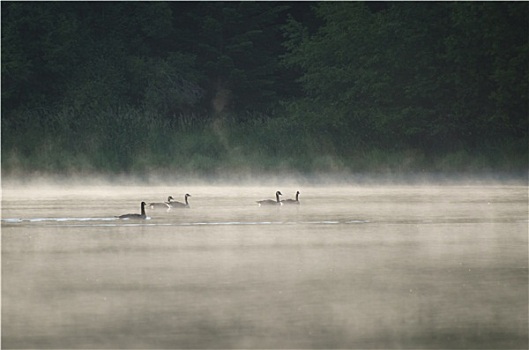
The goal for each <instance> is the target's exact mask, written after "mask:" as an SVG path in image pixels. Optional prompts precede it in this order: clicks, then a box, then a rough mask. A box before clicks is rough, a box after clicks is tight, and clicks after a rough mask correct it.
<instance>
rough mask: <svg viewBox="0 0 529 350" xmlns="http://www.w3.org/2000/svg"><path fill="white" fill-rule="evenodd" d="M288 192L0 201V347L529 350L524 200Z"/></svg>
mask: <svg viewBox="0 0 529 350" xmlns="http://www.w3.org/2000/svg"><path fill="white" fill-rule="evenodd" d="M298 189H299V190H300V192H301V196H300V201H301V205H300V206H295V207H286V206H284V207H280V208H276V207H273V208H258V207H257V204H256V203H255V200H258V199H262V198H268V197H270V196H271V195H270V194H272V195H273V193H275V191H276V190H277V189H276V188H263V187H198V186H197V187H191V188H185V189H176V190H175V189H174V188H167V187H162V186H160V187H147V186H144V187H134V188H130V187H122V188H120V187H99V188H86V187H85V188H83V187H80V188H68V189H66V188H65V189H52V190H46V191H41V192H39V191H37V192H35V191H34V189H9V188H8V189H4V192H3V200H2V321H3V322H2V345H3V347H4V348H527V345H528V344H527V342H528V337H527V335H528V334H527V333H528V332H527V326H528V323H527V310H528V300H527V295H528V248H527V243H528V242H527V229H528V213H527V210H528V209H527V188H526V187H513V186H486V187H454V186H439V187H411V186H409V187H391V186H384V187H366V188H360V187H346V188H333V187H325V188H316V187H309V188H290V189H287V188H285V189H283V188H281V191H282V192H283V193H284V194H287V193H288V194H290V193H295V191H296V190H298ZM187 192H189V193H191V194H192V195H193V202H192V203H191V208H190V209H182V210H178V209H175V210H169V211H166V210H148V211H147V215H148V216H149V217H150V220H118V219H116V218H115V217H114V216H116V215H120V214H123V213H126V212H132V211H133V210H134V209H135V208H137V207H138V206H139V205H138V204H139V203H140V202H141V201H143V200H145V201H148V202H154V201H162V200H164V199H165V198H167V196H168V195H173V197H180V193H187ZM80 198H81V199H80Z"/></svg>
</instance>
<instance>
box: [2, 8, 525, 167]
mask: <svg viewBox="0 0 529 350" xmlns="http://www.w3.org/2000/svg"><path fill="white" fill-rule="evenodd" d="M1 6H2V23H1V25H2V51H1V56H2V57H1V58H2V118H1V123H2V124H1V126H2V140H1V146H2V172H3V174H4V175H7V176H9V175H18V174H32V173H46V174H77V173H103V174H116V173H120V174H140V175H141V174H147V173H151V172H157V173H165V174H175V175H185V176H202V175H213V176H214V175H220V174H230V173H249V174H272V173H283V172H284V173H291V174H305V173H314V172H347V173H383V174H393V173H400V174H402V173H472V174H473V173H484V172H497V173H511V174H522V175H523V174H526V173H527V169H528V144H529V137H528V130H529V124H528V116H529V113H528V92H529V87H528V84H529V42H528V38H529V35H528V33H529V3H528V2H395V3H393V2H387V3H386V2H31V3H29V2H2V4H1Z"/></svg>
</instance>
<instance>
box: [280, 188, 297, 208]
mask: <svg viewBox="0 0 529 350" xmlns="http://www.w3.org/2000/svg"><path fill="white" fill-rule="evenodd" d="M281 203H283V204H298V205H299V191H297V192H296V199H285V200H282V201H281Z"/></svg>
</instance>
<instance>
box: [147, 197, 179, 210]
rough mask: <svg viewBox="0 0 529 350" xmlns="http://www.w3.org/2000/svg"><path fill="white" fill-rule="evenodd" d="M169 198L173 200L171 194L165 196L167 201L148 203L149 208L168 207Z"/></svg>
mask: <svg viewBox="0 0 529 350" xmlns="http://www.w3.org/2000/svg"><path fill="white" fill-rule="evenodd" d="M171 200H174V198H173V197H172V196H169V197H167V202H163V203H150V204H149V208H151V209H170V208H171V206H170V205H169V204H170V203H171Z"/></svg>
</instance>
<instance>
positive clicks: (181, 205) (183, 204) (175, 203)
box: [167, 193, 191, 208]
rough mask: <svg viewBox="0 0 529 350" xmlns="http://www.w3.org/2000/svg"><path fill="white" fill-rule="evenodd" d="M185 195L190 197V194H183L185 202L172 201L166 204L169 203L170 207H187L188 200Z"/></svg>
mask: <svg viewBox="0 0 529 350" xmlns="http://www.w3.org/2000/svg"><path fill="white" fill-rule="evenodd" d="M187 197H191V195H190V194H189V193H186V195H185V196H184V199H185V201H186V202H185V203H182V202H178V201H173V202H169V203H167V204H169V207H171V208H189V202H188V201H187Z"/></svg>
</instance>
